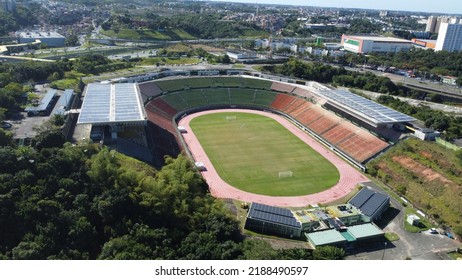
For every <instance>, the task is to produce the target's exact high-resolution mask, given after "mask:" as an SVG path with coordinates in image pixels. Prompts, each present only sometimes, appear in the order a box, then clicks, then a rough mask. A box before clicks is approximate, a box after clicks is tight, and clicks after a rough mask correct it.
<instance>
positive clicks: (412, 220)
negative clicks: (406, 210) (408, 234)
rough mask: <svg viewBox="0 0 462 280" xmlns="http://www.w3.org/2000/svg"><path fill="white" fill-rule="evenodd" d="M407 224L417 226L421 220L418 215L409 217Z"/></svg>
mask: <svg viewBox="0 0 462 280" xmlns="http://www.w3.org/2000/svg"><path fill="white" fill-rule="evenodd" d="M406 222H408V223H409V224H410V225H413V226H416V225H418V224H419V223H420V218H419V216H417V215H407V218H406Z"/></svg>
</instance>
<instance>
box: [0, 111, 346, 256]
mask: <svg viewBox="0 0 462 280" xmlns="http://www.w3.org/2000/svg"><path fill="white" fill-rule="evenodd" d="M53 122H54V123H48V125H47V126H46V127H45V128H43V129H42V130H41V131H40V134H39V135H38V136H37V137H36V138H35V139H34V141H33V142H32V145H31V146H23V147H18V148H13V147H11V146H4V147H0V170H1V171H0V173H1V174H0V224H2V225H5V226H4V227H2V230H1V231H0V259H190V260H191V259H341V258H343V256H344V251H343V250H342V249H337V248H333V247H326V248H321V249H320V250H317V251H315V252H312V251H308V250H305V249H285V250H275V249H273V248H272V247H271V246H270V245H269V244H268V243H266V242H265V241H263V240H262V239H252V238H245V237H244V236H243V235H242V233H241V231H240V228H239V225H238V223H237V221H236V217H234V216H232V215H231V214H230V213H231V212H230V211H229V209H228V207H225V204H224V203H223V202H222V201H221V200H217V199H215V198H213V197H212V196H211V195H210V193H209V192H208V186H207V184H206V183H205V181H204V180H203V179H202V177H201V176H200V174H199V173H198V172H196V170H195V168H194V167H193V164H192V163H191V161H190V160H189V159H187V158H185V157H183V156H179V157H178V158H176V159H173V158H167V159H166V165H165V166H164V167H163V168H162V169H161V170H155V169H154V168H152V167H150V166H148V165H147V164H144V163H142V162H139V161H137V160H135V159H132V158H129V157H126V156H123V155H121V154H118V153H117V152H115V151H111V150H109V149H107V148H102V149H101V148H99V147H98V146H97V145H93V144H90V143H87V144H81V145H77V146H75V145H71V144H70V143H65V141H64V139H63V137H62V135H61V134H60V131H59V129H58V126H56V124H57V122H56V120H54V121H53Z"/></svg>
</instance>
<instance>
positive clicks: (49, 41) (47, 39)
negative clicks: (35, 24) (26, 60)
mask: <svg viewBox="0 0 462 280" xmlns="http://www.w3.org/2000/svg"><path fill="white" fill-rule="evenodd" d="M35 40H40V41H41V42H42V43H43V44H46V45H47V46H49V47H64V42H65V40H66V38H65V37H64V36H63V35H61V34H59V33H57V32H20V33H19V34H18V42H19V43H20V44H24V43H32V42H35Z"/></svg>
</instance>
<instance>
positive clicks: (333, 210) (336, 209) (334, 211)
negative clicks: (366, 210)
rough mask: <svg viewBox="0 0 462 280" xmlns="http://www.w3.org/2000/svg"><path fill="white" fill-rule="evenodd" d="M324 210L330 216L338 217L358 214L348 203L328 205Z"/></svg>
mask: <svg viewBox="0 0 462 280" xmlns="http://www.w3.org/2000/svg"><path fill="white" fill-rule="evenodd" d="M326 210H327V212H328V213H329V214H330V215H331V216H333V217H339V218H341V217H346V216H353V215H359V214H360V213H359V211H358V209H356V207H353V206H352V205H348V204H341V205H335V206H329V207H327V209H326Z"/></svg>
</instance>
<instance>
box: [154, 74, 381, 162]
mask: <svg viewBox="0 0 462 280" xmlns="http://www.w3.org/2000/svg"><path fill="white" fill-rule="evenodd" d="M204 80H207V81H204ZM157 83H158V86H159V87H158V88H159V89H162V90H164V91H165V92H167V93H166V94H165V93H164V94H163V95H161V96H157V97H155V98H154V99H153V100H152V101H150V102H149V103H148V104H147V105H146V112H147V116H148V118H149V120H151V121H152V122H153V123H155V124H157V125H158V126H159V127H161V128H164V129H166V130H167V131H169V132H170V133H171V134H173V135H175V133H176V127H175V126H174V124H173V123H172V119H173V117H174V116H175V115H176V114H177V113H178V112H182V111H185V110H188V109H192V108H198V107H206V106H213V105H226V106H232V105H255V106H259V107H263V108H265V107H268V108H272V109H274V110H277V111H280V112H283V113H285V114H287V115H288V116H291V117H292V118H294V119H296V120H297V121H299V122H300V123H301V124H303V125H304V126H305V127H306V128H307V129H309V130H310V131H311V132H312V133H314V134H316V135H317V136H318V137H320V138H321V139H323V141H325V142H326V143H329V144H330V145H331V146H332V147H333V148H335V149H336V150H338V151H340V152H342V153H343V154H344V155H345V156H347V157H348V158H351V159H352V160H353V161H355V162H357V163H359V164H361V163H363V162H364V161H366V160H368V159H370V158H371V157H373V156H374V155H376V154H378V153H379V152H381V151H382V150H383V149H385V148H387V147H388V146H389V144H388V143H387V142H385V141H382V140H381V139H379V138H378V137H376V136H374V135H373V134H371V133H370V132H368V131H367V130H364V129H362V128H359V127H358V126H356V125H354V124H352V123H350V122H348V121H346V120H345V119H344V118H342V117H340V116H338V115H336V114H334V113H332V112H330V111H327V110H326V109H324V108H322V107H320V106H317V105H315V104H313V103H312V102H310V101H307V100H305V99H304V98H300V97H298V96H293V95H288V94H284V93H278V92H275V90H276V89H277V90H278V91H293V92H294V93H298V94H301V95H303V97H305V98H307V99H310V98H315V97H314V96H313V95H312V93H311V92H310V91H308V90H305V89H301V88H295V87H294V86H291V85H286V84H282V83H276V82H272V83H271V90H269V89H267V90H261V89H256V88H249V87H250V86H252V87H259V88H265V87H268V86H269V85H270V82H268V81H264V80H257V79H249V78H242V77H208V78H206V79H204V78H200V79H199V78H185V79H180V80H165V81H157ZM290 87H292V88H290ZM157 90H158V89H157ZM310 100H313V99H310ZM318 105H319V103H318ZM169 145H170V144H169Z"/></svg>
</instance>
